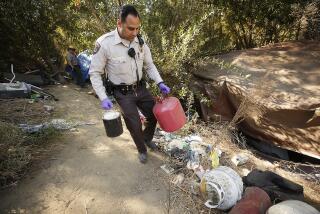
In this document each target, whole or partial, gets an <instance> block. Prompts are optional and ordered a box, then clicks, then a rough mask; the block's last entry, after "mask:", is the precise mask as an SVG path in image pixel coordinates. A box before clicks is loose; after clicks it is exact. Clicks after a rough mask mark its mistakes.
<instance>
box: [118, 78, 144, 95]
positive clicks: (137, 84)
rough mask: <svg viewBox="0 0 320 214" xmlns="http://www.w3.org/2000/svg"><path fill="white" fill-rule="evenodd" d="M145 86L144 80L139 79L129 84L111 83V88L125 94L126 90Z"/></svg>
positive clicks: (130, 90) (129, 90)
mask: <svg viewBox="0 0 320 214" xmlns="http://www.w3.org/2000/svg"><path fill="white" fill-rule="evenodd" d="M142 86H145V81H144V80H140V81H139V82H135V83H133V84H131V85H126V84H120V85H113V88H114V89H115V90H119V91H121V92H122V93H123V94H126V93H128V92H132V91H135V90H137V89H138V88H140V87H142Z"/></svg>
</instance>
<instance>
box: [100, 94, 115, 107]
mask: <svg viewBox="0 0 320 214" xmlns="http://www.w3.org/2000/svg"><path fill="white" fill-rule="evenodd" d="M112 106H113V104H112V102H111V100H109V98H108V97H107V98H105V99H104V100H102V102H101V107H102V108H103V109H104V110H110V109H112Z"/></svg>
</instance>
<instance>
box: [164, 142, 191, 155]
mask: <svg viewBox="0 0 320 214" xmlns="http://www.w3.org/2000/svg"><path fill="white" fill-rule="evenodd" d="M174 148H178V149H182V150H183V149H187V148H188V145H187V144H186V143H185V142H184V141H182V140H179V139H173V140H172V141H170V142H169V143H168V144H166V146H165V149H166V151H168V152H170V151H171V150H172V149H174Z"/></svg>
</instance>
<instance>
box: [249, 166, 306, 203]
mask: <svg viewBox="0 0 320 214" xmlns="http://www.w3.org/2000/svg"><path fill="white" fill-rule="evenodd" d="M243 182H244V183H245V184H246V186H256V187H260V188H262V189H263V190H264V191H266V192H267V193H268V195H269V197H270V198H271V201H276V202H279V201H285V200H289V199H294V200H300V201H303V199H304V196H303V187H302V186H301V185H299V184H296V183H294V182H292V181H289V180H287V179H285V178H283V177H281V176H280V175H277V174H275V173H273V172H270V171H261V170H257V169H254V170H253V171H252V172H250V173H249V174H248V175H247V176H245V177H243Z"/></svg>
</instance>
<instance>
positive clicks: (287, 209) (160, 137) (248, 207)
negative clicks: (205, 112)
mask: <svg viewBox="0 0 320 214" xmlns="http://www.w3.org/2000/svg"><path fill="white" fill-rule="evenodd" d="M155 142H156V143H157V144H158V147H159V149H160V151H162V152H164V153H165V154H166V155H167V156H168V157H169V161H168V163H167V164H164V165H162V166H161V169H162V170H163V171H165V172H166V173H167V174H168V175H170V182H171V183H173V184H174V186H176V187H178V188H179V189H180V190H182V191H183V192H185V193H187V194H190V195H193V196H195V197H198V198H199V199H200V200H201V201H203V202H204V205H205V206H206V207H207V208H209V209H217V210H222V211H229V213H231V214H235V213H237V214H242V213H243V214H247V213H250V214H255V213H257V214H260V213H268V214H275V213H296V214H300V213H301V214H302V213H304V214H306V213H307V214H317V213H319V212H318V211H317V210H316V209H315V208H313V207H312V206H310V205H309V204H307V203H305V202H303V201H304V194H303V186H301V185H299V184H296V183H294V182H292V181H289V180H287V179H285V178H283V177H281V176H280V175H278V174H275V173H273V172H271V171H261V170H257V169H253V170H251V171H249V172H248V174H247V175H246V176H243V177H241V176H240V175H239V174H238V173H237V171H236V170H234V169H232V168H231V167H229V166H223V165H222V164H221V162H220V160H221V158H222V157H223V156H224V152H223V151H222V150H221V149H220V148H215V147H214V146H213V144H211V143H206V142H204V140H203V139H202V138H201V137H200V136H199V135H195V134H192V135H188V136H180V135H177V134H172V133H167V132H164V131H162V130H160V129H157V131H156V133H155ZM248 160H249V157H248V156H246V155H245V154H236V155H234V156H233V157H232V158H231V162H232V163H233V164H234V166H240V165H243V164H246V163H247V161H248ZM189 172H191V173H189Z"/></svg>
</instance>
